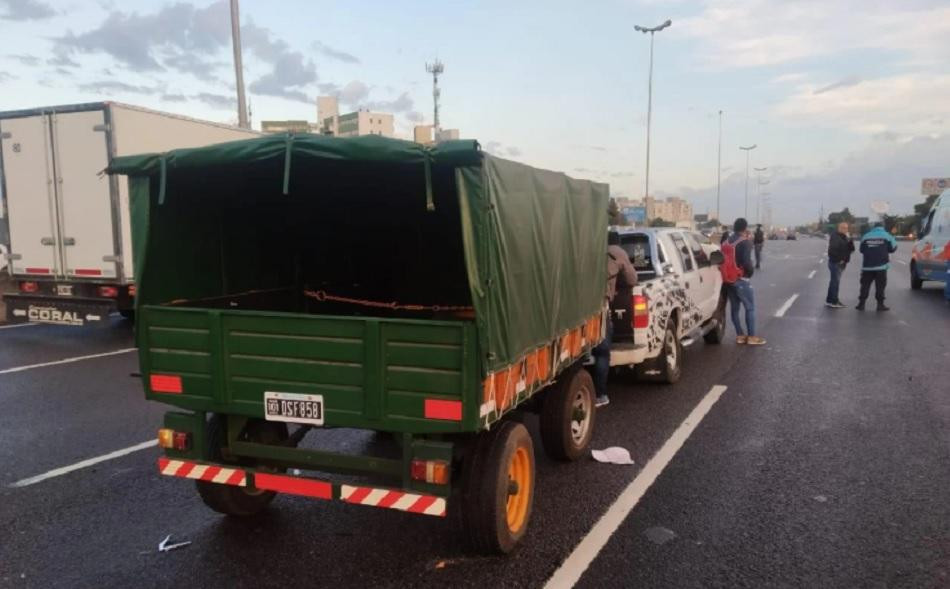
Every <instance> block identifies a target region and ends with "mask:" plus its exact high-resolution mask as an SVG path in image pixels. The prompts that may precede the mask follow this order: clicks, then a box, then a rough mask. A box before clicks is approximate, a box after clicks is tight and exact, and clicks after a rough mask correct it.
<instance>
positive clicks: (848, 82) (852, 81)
mask: <svg viewBox="0 0 950 589" xmlns="http://www.w3.org/2000/svg"><path fill="white" fill-rule="evenodd" d="M861 82H863V80H862V79H861V78H859V77H858V76H848V77H846V78H844V79H841V80H838V81H837V82H835V83H834V84H829V85H827V86H825V87H824V88H819V89H817V90H813V91H812V94H824V93H825V92H831V91H832V90H837V89H838V88H848V87H849V86H857V85H858V84H860V83H861Z"/></svg>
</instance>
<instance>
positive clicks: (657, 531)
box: [643, 526, 676, 545]
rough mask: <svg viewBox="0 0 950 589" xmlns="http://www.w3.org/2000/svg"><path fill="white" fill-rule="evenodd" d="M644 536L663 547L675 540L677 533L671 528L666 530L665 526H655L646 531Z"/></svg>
mask: <svg viewBox="0 0 950 589" xmlns="http://www.w3.org/2000/svg"><path fill="white" fill-rule="evenodd" d="M643 535H644V536H646V537H647V539H648V540H650V542H653V543H654V544H657V545H663V544H666V543H667V542H669V541H670V540H672V539H673V538H675V537H676V532H674V531H673V530H671V529H669V528H664V527H663V526H654V527H652V528H648V529H647V530H645V531H644V532H643Z"/></svg>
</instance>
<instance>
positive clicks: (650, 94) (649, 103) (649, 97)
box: [633, 19, 673, 199]
mask: <svg viewBox="0 0 950 589" xmlns="http://www.w3.org/2000/svg"><path fill="white" fill-rule="evenodd" d="M671 24H673V21H671V20H669V19H667V20H666V22H664V23H663V24H661V25H657V26H655V27H641V26H640V25H635V26H634V27H633V29H634V30H635V31H639V32H641V33H643V34H644V35H645V34H647V33H650V75H649V78H648V80H649V81H648V83H647V84H648V85H647V171H646V180H645V181H644V182H645V184H644V189H643V198H644V199H646V197H648V196H650V124H651V121H652V119H653V35H654V34H655V33H658V32H659V31H662V30H663V29H665V28H666V27H668V26H670V25H671Z"/></svg>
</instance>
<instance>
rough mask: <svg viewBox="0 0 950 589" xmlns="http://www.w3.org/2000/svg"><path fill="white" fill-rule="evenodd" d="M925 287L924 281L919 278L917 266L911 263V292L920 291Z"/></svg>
mask: <svg viewBox="0 0 950 589" xmlns="http://www.w3.org/2000/svg"><path fill="white" fill-rule="evenodd" d="M923 287H924V279H923V278H920V277H919V276H917V264H915V263H913V262H911V263H910V288H911V290H920V289H921V288H923Z"/></svg>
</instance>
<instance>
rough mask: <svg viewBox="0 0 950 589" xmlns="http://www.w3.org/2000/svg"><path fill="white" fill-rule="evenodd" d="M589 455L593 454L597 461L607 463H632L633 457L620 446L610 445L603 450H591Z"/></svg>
mask: <svg viewBox="0 0 950 589" xmlns="http://www.w3.org/2000/svg"><path fill="white" fill-rule="evenodd" d="M590 455H591V456H593V457H594V460H596V461H597V462H604V463H607V464H633V458H631V457H630V452H629V451H628V450H627V449H626V448H621V447H620V446H611V447H610V448H604V449H603V450H591V451H590Z"/></svg>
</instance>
